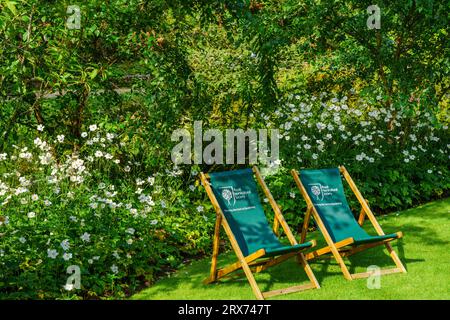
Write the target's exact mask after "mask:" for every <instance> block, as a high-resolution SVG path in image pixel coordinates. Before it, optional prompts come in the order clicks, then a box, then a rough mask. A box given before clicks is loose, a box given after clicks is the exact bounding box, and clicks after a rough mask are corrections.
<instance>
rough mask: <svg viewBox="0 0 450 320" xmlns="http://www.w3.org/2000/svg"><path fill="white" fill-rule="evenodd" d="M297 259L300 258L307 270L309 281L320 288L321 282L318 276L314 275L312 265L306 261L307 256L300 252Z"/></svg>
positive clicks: (299, 260)
mask: <svg viewBox="0 0 450 320" xmlns="http://www.w3.org/2000/svg"><path fill="white" fill-rule="evenodd" d="M297 259H298V262H299V263H300V264H301V265H302V267H303V269H304V270H305V272H306V275H307V276H308V278H309V281H311V283H312V284H313V286H314V287H315V288H317V289H319V288H320V284H319V282H318V281H317V279H316V276H315V275H314V273H313V271H312V269H311V266H310V265H309V263H308V262H307V261H306V259H305V256H304V255H303V253H299V254H298V255H297Z"/></svg>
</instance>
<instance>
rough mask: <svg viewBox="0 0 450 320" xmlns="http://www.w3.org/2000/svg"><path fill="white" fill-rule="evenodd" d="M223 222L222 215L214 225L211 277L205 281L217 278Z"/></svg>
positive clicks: (209, 281)
mask: <svg viewBox="0 0 450 320" xmlns="http://www.w3.org/2000/svg"><path fill="white" fill-rule="evenodd" d="M221 223H222V219H221V216H220V215H218V216H217V218H216V225H215V227H214V239H213V255H212V260H211V270H210V275H209V278H207V279H206V280H205V281H204V283H211V282H214V281H216V280H217V256H218V255H219V243H220V225H221Z"/></svg>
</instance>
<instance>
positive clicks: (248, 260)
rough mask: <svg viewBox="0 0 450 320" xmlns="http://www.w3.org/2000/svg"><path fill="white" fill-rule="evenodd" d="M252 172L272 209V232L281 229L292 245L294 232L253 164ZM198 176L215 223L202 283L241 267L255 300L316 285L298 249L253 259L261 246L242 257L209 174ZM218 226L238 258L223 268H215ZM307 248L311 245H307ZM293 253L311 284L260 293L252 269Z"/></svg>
mask: <svg viewBox="0 0 450 320" xmlns="http://www.w3.org/2000/svg"><path fill="white" fill-rule="evenodd" d="M252 170H253V173H254V174H255V176H256V179H257V181H258V183H259V185H260V186H261V187H262V189H263V191H264V194H265V196H266V197H267V198H268V199H269V202H270V205H271V206H272V209H273V210H274V213H275V217H274V224H273V231H274V233H275V234H276V235H278V231H279V227H280V225H281V227H282V228H283V230H284V232H285V233H286V235H287V237H288V239H289V241H290V243H291V245H296V244H297V240H296V239H295V237H294V235H293V234H292V232H291V229H290V228H289V226H288V225H287V223H286V221H285V219H284V217H283V215H282V214H281V210H280V208H279V207H278V205H277V203H276V202H275V200H274V198H273V197H272V194H271V192H270V190H269V189H268V188H267V186H266V184H265V182H264V180H263V178H262V176H261V174H260V172H259V170H258V168H257V167H256V166H254V167H253V168H252ZM200 178H201V182H202V185H203V186H204V187H205V190H206V193H207V194H208V197H209V199H210V200H211V203H212V205H213V207H214V209H215V211H216V223H215V228H214V240H213V254H212V261H211V270H210V276H209V277H208V278H207V279H205V280H204V283H205V284H208V283H213V282H216V281H217V280H219V279H220V278H223V277H225V276H227V275H229V274H230V273H232V272H234V271H237V270H240V269H242V270H243V271H244V273H245V276H246V277H247V280H248V282H249V283H250V286H251V288H252V290H253V293H254V294H255V296H256V298H257V299H258V300H264V299H265V298H269V297H272V296H276V295H280V294H286V293H292V292H297V291H302V290H307V289H313V288H320V285H319V282H318V281H317V279H316V277H315V276H314V273H313V271H312V270H311V267H310V266H309V264H308V262H307V260H306V259H305V256H304V255H303V253H301V252H299V251H295V252H290V253H286V254H282V255H279V256H277V257H270V258H265V259H263V260H262V261H257V260H258V259H259V258H261V257H264V255H265V254H266V252H265V250H264V249H260V250H258V251H256V252H253V253H252V254H250V255H248V256H244V255H243V253H242V251H241V249H240V247H239V245H238V242H237V240H236V238H235V237H234V235H233V232H232V231H231V228H230V226H229V224H228V222H227V220H226V218H225V216H224V214H223V212H222V209H221V208H220V206H219V203H218V201H217V199H216V197H215V195H214V193H213V191H212V189H211V186H210V182H209V175H208V174H204V173H203V172H202V173H200ZM220 226H223V228H224V230H225V233H226V234H227V236H228V238H229V239H230V242H231V246H232V248H233V250H234V252H235V254H236V256H237V258H238V261H237V262H235V263H233V264H230V265H228V266H226V267H224V268H221V269H217V257H218V254H219V240H220V238H219V233H220ZM311 242H313V245H312V247H314V246H315V245H316V242H315V241H314V240H312V241H311ZM310 248H311V247H310ZM294 256H297V259H298V260H297V261H298V262H299V263H300V264H301V266H302V267H303V269H304V270H305V272H306V274H307V276H308V278H309V280H310V282H311V283H308V284H303V285H298V286H293V287H289V288H283V289H279V290H272V291H267V292H262V291H261V290H260V289H259V287H258V284H257V283H256V280H255V277H254V276H253V273H252V272H255V273H258V272H261V271H263V270H266V269H267V268H269V267H271V266H274V265H277V264H279V263H281V262H283V261H285V260H287V259H289V258H291V257H294Z"/></svg>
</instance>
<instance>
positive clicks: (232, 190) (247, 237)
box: [200, 167, 320, 300]
mask: <svg viewBox="0 0 450 320" xmlns="http://www.w3.org/2000/svg"><path fill="white" fill-rule="evenodd" d="M253 174H254V175H255V176H256V179H257V181H258V183H259V185H260V186H261V187H262V189H263V191H264V194H265V196H266V197H267V198H268V199H269V202H270V204H271V206H272V209H273V210H274V212H275V218H274V226H273V228H271V227H270V225H269V222H268V221H267V218H266V216H265V213H264V210H263V207H262V204H261V201H260V198H259V196H258V193H257V187H256V183H255V180H254V176H253ZM200 178H201V182H202V185H203V186H204V187H205V190H206V193H207V194H208V197H209V199H210V200H211V203H212V205H213V207H214V209H215V211H216V224H215V228H214V240H213V255H212V262H211V270H210V276H209V277H208V278H207V279H206V280H205V281H204V283H212V282H215V281H217V280H219V279H221V278H223V277H225V276H227V275H229V274H230V273H232V272H234V271H237V270H243V271H244V273H245V276H246V277H247V279H248V282H249V283H250V286H251V288H252V290H253V293H254V294H255V296H256V298H257V299H259V300H262V299H265V298H268V297H271V296H275V295H279V294H284V293H290V292H297V291H301V290H306V289H313V288H320V286H319V283H318V282H317V280H316V277H315V276H314V274H313V272H312V270H311V268H310V266H309V265H308V263H307V261H306V259H305V257H304V255H303V253H302V251H303V250H305V249H308V248H312V247H314V246H315V244H316V242H315V241H309V242H304V243H302V244H298V243H297V241H296V239H295V237H294V235H293V234H292V232H291V230H290V228H289V226H288V225H287V223H286V221H285V219H284V217H283V215H282V213H281V210H280V209H279V207H278V205H277V204H276V202H275V200H274V199H273V197H272V194H271V193H270V191H269V189H268V188H267V186H266V184H265V182H264V180H263V178H262V176H261V174H260V172H259V170H258V168H257V167H253V169H244V170H234V171H226V172H215V173H210V174H204V173H203V172H202V173H200ZM221 226H222V227H223V228H224V230H225V233H226V235H227V236H228V238H229V239H230V242H231V246H232V248H233V250H234V252H235V254H236V256H237V258H238V261H237V262H235V263H233V264H230V265H228V266H226V267H224V268H221V269H217V257H218V254H219V233H220V227H221ZM278 226H281V227H282V229H283V230H284V232H285V234H286V235H287V237H288V239H289V242H290V245H283V244H282V243H281V242H280V241H279V239H278V237H277V236H276V235H275V232H277V231H278V230H277V229H278ZM274 231H275V232H274ZM291 257H297V261H298V262H299V263H300V264H301V266H302V267H303V269H304V270H305V272H306V274H307V276H308V278H309V280H310V283H308V284H303V285H298V286H293V287H290V288H284V289H280V290H272V291H267V292H262V291H261V290H260V288H259V287H258V285H257V283H256V281H255V278H254V276H253V273H252V272H261V271H263V270H265V269H267V268H269V267H271V266H274V265H276V264H279V263H281V262H283V261H285V260H287V259H289V258H291Z"/></svg>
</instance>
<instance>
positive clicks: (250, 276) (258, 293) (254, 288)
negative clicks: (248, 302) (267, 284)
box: [241, 259, 264, 300]
mask: <svg viewBox="0 0 450 320" xmlns="http://www.w3.org/2000/svg"><path fill="white" fill-rule="evenodd" d="M241 264H242V270H244V273H245V276H246V277H247V280H248V282H249V283H250V287H252V291H253V293H254V294H255V296H256V299H258V300H264V296H263V294H262V292H261V290H260V289H259V287H258V284H257V283H256V280H255V277H254V276H253V273H252V271H251V270H250V267H249V266H248V264H247V261H245V259H242V260H241Z"/></svg>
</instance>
